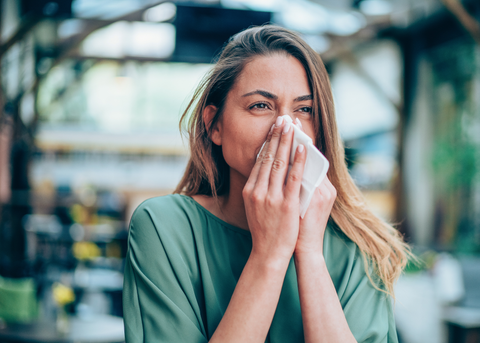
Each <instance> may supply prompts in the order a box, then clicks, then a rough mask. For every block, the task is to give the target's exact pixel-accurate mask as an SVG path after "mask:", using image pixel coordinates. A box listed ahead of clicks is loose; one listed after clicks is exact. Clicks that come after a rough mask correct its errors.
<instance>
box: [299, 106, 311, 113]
mask: <svg viewBox="0 0 480 343" xmlns="http://www.w3.org/2000/svg"><path fill="white" fill-rule="evenodd" d="M298 110H299V111H300V112H305V113H311V112H312V108H311V107H308V106H306V107H301V108H299V109H298Z"/></svg>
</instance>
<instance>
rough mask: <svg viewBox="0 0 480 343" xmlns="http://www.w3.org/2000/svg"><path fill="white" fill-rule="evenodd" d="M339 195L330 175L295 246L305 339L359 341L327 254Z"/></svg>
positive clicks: (309, 211)
mask: <svg viewBox="0 0 480 343" xmlns="http://www.w3.org/2000/svg"><path fill="white" fill-rule="evenodd" d="M335 198H336V190H335V188H334V187H333V185H332V184H331V183H330V181H329V180H328V178H325V180H324V181H323V182H322V184H321V185H320V187H319V188H317V189H316V191H315V194H314V197H313V199H312V202H311V204H310V209H309V210H308V211H307V213H306V215H305V217H304V219H302V220H301V224H300V233H299V237H298V241H297V245H296V248H295V267H296V270H297V280H298V291H299V295H300V306H301V309H302V319H303V329H304V332H305V342H307V343H313V342H346V343H348V342H356V340H355V338H354V336H353V334H352V332H351V331H350V328H349V327H348V323H347V320H346V318H345V315H344V313H343V309H342V306H341V304H340V301H339V299H338V295H337V292H336V290H335V287H334V285H333V282H332V279H331V278H330V274H329V272H328V270H327V265H326V263H325V259H324V256H323V238H324V234H325V228H326V226H327V222H328V218H329V216H330V212H331V210H332V206H333V203H334V201H335ZM312 209H314V210H312Z"/></svg>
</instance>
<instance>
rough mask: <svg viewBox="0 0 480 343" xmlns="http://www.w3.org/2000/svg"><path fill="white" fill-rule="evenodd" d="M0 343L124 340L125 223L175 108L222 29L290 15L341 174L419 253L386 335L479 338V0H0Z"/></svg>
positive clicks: (163, 179) (161, 149) (157, 188)
mask: <svg viewBox="0 0 480 343" xmlns="http://www.w3.org/2000/svg"><path fill="white" fill-rule="evenodd" d="M0 12H1V16H0V58H1V64H0V79H1V87H0V342H122V341H123V339H124V338H123V323H122V319H121V317H122V303H121V294H122V282H123V258H124V257H125V254H126V249H127V236H128V224H129V220H130V216H131V214H132V212H133V210H134V209H135V208H136V206H138V205H139V204H140V203H141V202H142V201H143V200H145V199H147V198H150V197H153V196H160V195H164V194H168V193H171V192H172V190H173V189H174V187H175V186H176V184H177V182H178V181H179V180H180V177H181V176H182V174H183V170H184V168H185V165H186V162H187V159H188V149H187V146H186V142H187V140H185V142H184V141H182V136H181V134H180V132H179V129H178V121H179V118H180V116H181V114H182V111H183V109H184V108H185V107H186V105H187V103H188V101H189V98H190V97H191V96H192V94H193V91H194V89H195V87H196V85H197V84H198V82H199V81H200V80H201V78H202V76H203V75H204V74H205V73H206V72H207V71H208V70H209V69H210V68H211V66H212V64H211V63H212V61H214V57H215V55H216V54H217V53H218V52H219V51H220V49H221V47H222V46H223V44H224V43H225V41H226V40H227V39H228V38H229V37H230V36H231V35H232V34H234V33H237V32H239V31H240V30H242V29H245V28H247V27H249V26H251V25H261V24H264V23H267V22H271V23H275V24H277V25H281V26H284V27H287V28H289V29H293V30H295V31H297V32H299V33H300V34H301V35H302V37H303V38H304V39H305V40H306V41H307V42H308V43H309V44H310V45H311V46H312V47H313V48H314V49H315V50H316V51H317V52H318V53H319V54H320V55H321V56H322V58H323V60H324V62H325V65H326V67H327V70H328V71H329V74H330V77H331V83H332V88H333V92H334V96H335V105H336V111H337V120H338V125H339V128H340V131H341V135H342V138H343V140H344V142H345V146H346V155H347V163H348V166H349V169H350V172H351V175H352V176H353V178H354V179H355V180H356V182H357V184H358V185H359V187H360V188H361V189H362V191H363V193H364V195H365V197H366V199H367V201H368V203H369V205H370V206H371V208H372V210H373V211H374V212H375V213H377V214H378V215H379V216H380V217H382V218H384V219H386V220H388V221H390V222H392V223H395V224H396V227H397V228H398V230H400V232H401V233H402V234H403V235H404V236H405V239H406V240H407V241H408V242H409V243H410V244H411V245H412V249H413V251H414V252H415V254H416V255H417V256H418V257H419V261H417V262H412V263H410V264H409V265H408V267H407V270H406V272H405V273H404V275H402V277H401V278H400V280H399V282H398V283H397V287H396V294H397V299H396V307H395V311H396V312H395V315H396V321H397V329H398V333H399V337H400V341H401V342H403V343H416V342H419V343H420V342H422V343H428V342H431V343H447V342H480V25H479V22H480V1H478V0H204V1H188V2H187V1H158V0H96V1H95V0H56V1H49V0H0Z"/></svg>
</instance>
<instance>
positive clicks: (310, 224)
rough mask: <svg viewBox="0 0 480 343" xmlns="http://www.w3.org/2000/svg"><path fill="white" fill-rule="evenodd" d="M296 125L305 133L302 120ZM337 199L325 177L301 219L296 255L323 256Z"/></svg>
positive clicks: (297, 121) (335, 191)
mask: <svg viewBox="0 0 480 343" xmlns="http://www.w3.org/2000/svg"><path fill="white" fill-rule="evenodd" d="M295 123H296V124H297V126H298V127H299V128H300V129H301V130H302V131H303V127H302V123H301V122H300V120H298V119H295ZM304 132H305V131H304ZM336 197H337V190H336V189H335V187H334V186H333V185H332V183H331V182H330V180H329V179H328V177H327V176H325V179H323V181H322V183H321V184H320V186H318V187H317V188H316V189H315V192H314V194H313V197H312V200H311V201H310V205H309V206H308V209H307V212H306V213H305V216H304V217H303V219H300V229H299V235H298V240H297V245H296V247H295V255H300V254H305V253H307V254H308V253H313V252H316V253H321V254H322V255H323V237H324V234H325V229H326V227H327V223H328V219H329V217H330V212H331V211H332V207H333V204H334V203H335V199H336Z"/></svg>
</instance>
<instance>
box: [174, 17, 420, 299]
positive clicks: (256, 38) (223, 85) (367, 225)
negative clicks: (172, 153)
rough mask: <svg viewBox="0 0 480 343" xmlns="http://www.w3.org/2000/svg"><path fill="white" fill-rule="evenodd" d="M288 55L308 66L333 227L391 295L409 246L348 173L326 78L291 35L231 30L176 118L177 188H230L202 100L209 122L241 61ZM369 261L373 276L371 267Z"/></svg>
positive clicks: (213, 192) (217, 192)
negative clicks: (185, 139)
mask: <svg viewBox="0 0 480 343" xmlns="http://www.w3.org/2000/svg"><path fill="white" fill-rule="evenodd" d="M278 53H280V54H288V55H291V56H293V57H295V58H296V59H297V60H299V61H300V62H301V63H302V65H303V67H304V68H305V71H306V73H307V77H308V81H309V85H310V89H311V90H312V95H313V108H312V113H313V116H314V120H313V121H314V128H315V133H316V139H315V144H316V146H317V148H318V149H319V150H320V151H321V152H322V153H323V154H324V155H325V157H326V158H327V159H328V161H329V162H330V169H329V171H328V177H329V179H330V181H331V182H332V184H333V186H334V187H335V188H336V190H337V198H336V200H335V203H334V205H333V209H332V212H331V215H330V217H331V220H333V221H334V222H335V223H336V225H337V226H338V228H340V230H341V231H343V233H344V234H345V235H346V236H347V237H348V238H350V239H351V240H352V241H353V242H355V243H356V244H357V246H358V247H359V249H360V251H361V252H362V255H363V258H364V261H365V270H366V272H367V275H368V277H369V279H370V281H371V282H372V284H373V286H374V287H375V288H377V289H379V290H382V291H384V292H386V293H387V294H390V295H392V296H393V295H394V294H393V284H394V282H395V280H396V279H397V278H398V277H399V275H400V274H401V272H402V270H403V268H404V267H405V265H406V263H407V260H408V257H409V255H410V250H409V248H408V246H407V245H406V244H405V243H404V241H403V239H402V237H401V236H400V234H399V233H398V231H397V230H396V229H394V228H393V227H392V226H391V225H389V224H387V223H386V222H384V221H382V220H381V219H379V218H378V217H376V216H375V215H374V214H373V213H372V212H371V211H370V210H369V209H368V207H367V205H366V203H365V199H364V198H363V196H362V194H361V192H360V190H359V189H358V188H357V187H356V185H355V184H354V182H353V180H352V178H351V177H350V175H349V173H348V170H347V166H346V163H345V153H344V147H343V143H342V140H341V139H340V136H339V133H338V129H337V124H336V120H335V111H334V104H333V96H332V92H331V87H330V81H329V77H328V74H327V71H326V69H325V66H324V64H323V62H322V60H321V58H320V56H319V55H318V54H317V53H316V52H315V51H314V50H313V49H312V48H311V47H310V46H309V45H308V44H307V43H305V41H303V40H302V39H301V38H300V37H299V36H298V35H297V34H295V33H294V32H291V31H289V30H287V29H284V28H281V27H278V26H273V25H265V26H259V27H252V28H249V29H247V30H245V31H242V32H240V33H238V34H237V35H235V36H233V37H232V38H231V39H230V40H229V42H228V43H227V44H226V45H225V47H224V48H223V51H222V52H221V54H220V56H219V58H218V61H217V62H216V64H215V65H214V67H213V68H212V70H211V71H210V72H209V73H208V74H207V75H206V76H205V77H204V79H203V80H202V82H201V83H200V84H199V86H198V88H197V89H196V91H195V93H194V95H193V98H192V100H191V101H190V102H189V104H188V106H187V108H186V110H185V112H184V113H183V116H182V119H181V121H180V128H181V129H182V128H185V127H186V128H187V131H188V134H189V143H190V152H191V155H190V160H189V161H188V165H187V168H186V171H185V174H184V175H183V178H182V179H181V181H180V183H179V184H178V186H177V188H176V189H175V191H174V192H175V193H183V194H186V195H188V196H192V195H199V194H202V195H207V196H212V197H215V198H217V199H218V196H222V195H225V194H227V193H228V191H229V167H228V165H227V163H226V162H225V160H224V158H223V154H222V149H221V147H219V146H217V145H215V144H214V143H213V142H212V141H211V139H210V137H209V136H210V135H209V130H208V128H207V127H206V125H205V123H204V120H203V112H204V109H205V107H206V106H208V105H215V106H216V107H217V108H218V110H217V112H216V114H215V117H214V118H213V120H212V121H211V123H210V125H209V127H210V128H212V127H214V126H215V123H216V122H217V121H218V120H219V118H220V117H221V116H222V115H223V108H224V104H225V101H226V99H227V94H228V92H229V91H230V89H231V88H232V86H233V84H234V83H235V80H236V79H237V77H238V76H239V75H240V73H241V72H242V70H243V68H244V66H245V65H246V64H247V63H248V62H250V61H252V60H253V59H254V58H256V57H258V56H270V55H273V54H278ZM369 266H373V268H374V274H373V275H375V280H374V279H373V278H372V274H371V272H370V270H369Z"/></svg>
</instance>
